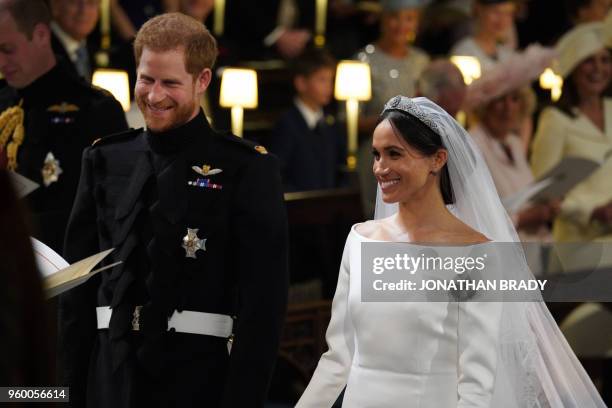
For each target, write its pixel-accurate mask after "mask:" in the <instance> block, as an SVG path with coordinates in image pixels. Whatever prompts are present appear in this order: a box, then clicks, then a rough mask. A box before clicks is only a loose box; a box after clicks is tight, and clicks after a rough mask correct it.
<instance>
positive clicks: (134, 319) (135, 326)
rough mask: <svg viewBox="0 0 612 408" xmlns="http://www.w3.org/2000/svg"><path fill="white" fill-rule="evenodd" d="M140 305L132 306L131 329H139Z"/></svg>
mask: <svg viewBox="0 0 612 408" xmlns="http://www.w3.org/2000/svg"><path fill="white" fill-rule="evenodd" d="M141 309H142V306H136V307H135V308H134V314H133V315H132V330H136V331H139V330H140V310H141Z"/></svg>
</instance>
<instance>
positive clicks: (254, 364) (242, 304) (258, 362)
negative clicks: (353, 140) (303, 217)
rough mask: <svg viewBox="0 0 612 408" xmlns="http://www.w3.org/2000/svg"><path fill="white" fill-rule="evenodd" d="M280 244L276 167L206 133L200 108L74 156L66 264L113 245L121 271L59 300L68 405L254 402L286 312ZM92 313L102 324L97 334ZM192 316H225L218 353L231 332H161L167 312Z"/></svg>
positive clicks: (247, 147)
mask: <svg viewBox="0 0 612 408" xmlns="http://www.w3.org/2000/svg"><path fill="white" fill-rule="evenodd" d="M286 246H287V222H286V215H285V208H284V203H283V199H282V192H281V181H280V174H279V168H278V162H277V159H276V158H275V157H274V156H271V155H268V154H267V152H266V151H265V149H263V148H262V147H261V146H255V145H253V144H252V143H250V142H247V141H244V140H242V139H240V138H237V137H235V136H233V135H230V134H219V133H216V132H214V131H212V130H211V128H210V127H209V125H208V122H207V121H206V118H205V117H204V115H203V113H202V112H200V113H199V114H198V116H196V117H195V118H194V119H192V120H191V121H190V122H188V123H186V124H184V125H182V126H180V127H178V128H176V129H173V130H170V131H167V132H163V133H161V134H159V133H157V134H156V133H151V132H149V131H143V130H134V131H131V132H128V133H124V134H122V135H115V136H110V137H108V138H106V139H103V140H101V141H100V142H98V143H96V144H94V146H92V147H91V148H89V149H87V150H86V151H85V152H84V154H83V173H82V177H81V181H80V184H79V190H78V194H77V199H76V201H75V206H74V208H73V211H72V215H71V218H70V222H69V226H68V232H67V237H66V256H67V258H68V259H69V260H71V261H73V260H76V259H80V258H83V257H85V256H87V255H90V254H92V253H94V252H97V251H99V250H102V249H106V248H116V249H115V251H114V252H113V254H111V257H112V258H113V259H112V260H110V261H109V262H115V261H119V260H120V261H123V264H121V265H120V266H118V267H115V268H114V269H112V270H111V271H108V272H107V271H105V272H102V273H101V274H100V275H101V277H100V278H96V279H91V280H90V281H89V282H88V283H87V284H85V285H82V286H81V287H78V288H76V289H73V290H71V291H69V292H67V293H66V294H65V295H63V297H62V298H61V299H60V330H61V335H62V336H61V340H60V343H61V347H63V350H62V352H61V357H62V362H63V366H64V376H63V377H64V382H65V383H66V384H68V385H70V387H71V388H70V399H71V402H72V403H73V406H78V407H84V406H87V407H112V408H121V407H136V406H151V407H158V406H162V407H196V406H197V407H211V408H214V407H260V406H262V405H263V402H264V399H265V394H266V390H267V387H268V383H269V380H270V377H271V374H272V370H273V365H274V361H275V358H276V353H277V349H278V342H279V336H280V331H281V326H282V321H283V319H284V314H285V308H286V301H287V285H288V276H287V248H286ZM103 306H110V308H111V309H110V310H111V311H112V315H111V317H110V323H109V324H108V326H109V328H108V329H104V328H103V329H98V330H97V329H96V328H97V327H100V316H97V311H98V310H99V309H97V308H100V307H103ZM139 306H142V308H140V307H139ZM136 310H137V312H136ZM192 312H195V314H196V315H201V314H205V313H212V314H215V316H223V317H227V316H233V317H235V320H234V322H233V330H232V331H233V334H234V335H235V337H234V338H233V347H232V349H231V354H229V353H228V348H227V346H228V340H229V339H228V337H230V336H229V334H230V333H226V335H225V336H219V335H202V334H190V333H185V332H181V330H178V329H177V330H173V329H171V330H168V328H169V327H171V326H172V324H171V321H169V318H170V317H172V316H175V315H177V314H178V315H181V316H182V315H183V314H187V313H192ZM230 323H231V320H230ZM102 327H104V325H103V326H102ZM135 329H138V330H135ZM85 401H87V403H86V402H85Z"/></svg>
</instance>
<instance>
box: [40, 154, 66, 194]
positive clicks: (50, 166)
mask: <svg viewBox="0 0 612 408" xmlns="http://www.w3.org/2000/svg"><path fill="white" fill-rule="evenodd" d="M41 173H42V178H43V184H44V185H45V187H49V186H50V185H51V184H52V183H55V182H56V181H57V180H59V176H60V174H62V173H63V170H62V168H61V167H60V162H59V160H57V159H56V158H55V156H53V153H51V152H49V153H47V157H46V158H45V164H44V165H43V168H42V170H41Z"/></svg>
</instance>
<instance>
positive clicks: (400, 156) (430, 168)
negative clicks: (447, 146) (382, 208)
mask: <svg viewBox="0 0 612 408" xmlns="http://www.w3.org/2000/svg"><path fill="white" fill-rule="evenodd" d="M372 153H373V155H374V164H373V168H372V169H373V171H374V176H375V177H376V181H377V182H378V185H379V186H380V188H381V191H382V198H383V201H385V202H386V203H397V202H399V203H402V202H407V201H409V200H415V199H417V200H418V199H419V198H421V197H424V196H425V195H426V194H428V193H429V192H430V189H431V188H439V187H438V177H437V176H436V175H435V174H434V172H435V171H436V170H439V168H440V167H441V166H440V164H439V163H437V162H438V160H436V155H433V156H427V155H424V154H423V153H421V152H419V151H418V150H417V149H415V148H414V147H412V146H410V145H409V144H408V143H407V142H406V141H405V140H404V138H403V137H401V136H399V135H398V134H397V133H396V130H395V129H394V128H393V126H392V125H391V122H389V120H387V119H385V120H383V121H382V122H380V124H379V125H378V126H377V127H376V129H375V130H374V136H373V139H372ZM442 164H443V163H442Z"/></svg>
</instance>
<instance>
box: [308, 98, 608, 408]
mask: <svg viewBox="0 0 612 408" xmlns="http://www.w3.org/2000/svg"><path fill="white" fill-rule="evenodd" d="M372 144H373V154H374V166H373V170H374V174H375V176H376V178H377V180H378V182H379V191H378V198H377V204H376V216H375V220H373V221H368V222H366V223H363V224H358V225H356V226H354V227H353V228H352V229H351V232H350V233H349V236H348V238H347V241H346V244H345V249H344V254H343V258H342V263H341V266H340V272H339V276H338V285H337V288H336V293H335V296H334V301H333V305H332V316H331V321H330V323H329V327H328V329H327V334H326V339H327V344H328V347H329V350H328V351H327V352H326V353H325V354H323V356H322V357H321V360H320V361H319V364H318V366H317V369H316V371H315V373H314V375H313V377H312V380H311V381H310V384H309V385H308V387H307V389H306V391H305V392H304V394H303V395H302V397H301V398H300V400H299V402H298V404H297V407H298V408H309V407H312V408H326V407H331V406H332V405H333V403H334V402H335V401H336V399H337V398H338V396H339V394H340V393H341V391H342V389H343V388H344V387H345V386H346V391H345V395H344V400H343V406H344V407H349V408H352V407H358V408H385V407H389V408H395V407H398V408H399V407H402V408H404V407H406V408H468V407H470V408H477V407H478V408H480V407H494V408H499V407H503V408H548V407H552V408H557V407H563V408H569V407H572V408H574V407H575V408H590V407H605V404H604V403H603V401H602V400H601V398H600V396H599V394H598V393H597V390H596V389H595V387H594V386H593V384H592V382H591V381H590V379H589V377H588V376H587V374H586V373H585V371H584V369H583V368H582V366H581V365H580V363H579V362H578V360H577V358H576V356H575V355H574V354H573V352H572V351H571V349H570V347H569V346H568V344H567V342H566V341H565V339H564V338H563V335H562V334H561V332H560V331H559V329H558V327H557V325H556V323H555V321H554V320H553V318H552V316H551V315H550V313H549V311H548V309H547V308H546V305H545V304H544V303H543V302H542V301H541V298H538V299H539V300H540V301H538V302H503V303H502V302H474V301H473V302H431V303H425V302H363V301H362V299H361V296H362V290H361V289H362V288H361V259H362V258H361V250H362V243H364V242H408V243H413V244H419V243H431V244H434V245H440V244H444V245H449V246H453V245H466V244H467V245H468V246H476V245H482V244H485V245H491V244H486V243H487V242H495V243H498V242H518V241H519V240H518V236H517V234H516V231H515V229H514V227H513V225H512V222H511V220H510V219H509V217H508V216H507V214H506V212H505V210H504V208H503V206H502V204H501V202H500V200H499V197H498V195H497V192H496V190H495V187H494V184H493V181H492V179H491V176H490V174H489V171H488V169H487V167H486V164H485V162H484V159H483V158H482V156H481V154H480V152H479V151H478V149H477V148H476V147H475V145H474V143H473V142H472V141H471V139H470V137H469V135H468V134H467V133H466V132H465V130H464V129H463V128H461V126H460V125H459V124H458V123H457V122H455V120H454V119H453V118H451V117H450V116H449V115H448V114H447V113H446V112H444V111H443V110H442V109H441V108H440V107H439V106H437V105H436V104H434V103H433V102H431V101H429V100H428V99H425V98H414V99H409V98H406V97H400V96H397V97H395V98H393V99H391V100H390V101H389V102H388V103H387V104H386V105H385V108H384V110H383V112H382V114H381V118H380V122H379V124H378V126H377V127H376V129H375V131H374V135H373V143H372ZM492 245H494V244H492ZM512 256H513V258H512V259H511V260H510V261H508V260H507V259H504V268H503V274H504V278H505V279H526V278H533V276H532V274H531V273H530V271H529V269H528V267H527V265H526V262H525V259H524V254H523V253H522V250H517V251H516V253H515V254H513V255H512Z"/></svg>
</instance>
